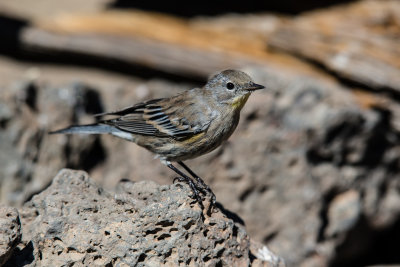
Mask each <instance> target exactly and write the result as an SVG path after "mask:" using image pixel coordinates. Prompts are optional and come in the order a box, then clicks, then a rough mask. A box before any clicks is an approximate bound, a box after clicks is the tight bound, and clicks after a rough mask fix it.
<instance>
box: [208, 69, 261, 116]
mask: <svg viewBox="0 0 400 267" xmlns="http://www.w3.org/2000/svg"><path fill="white" fill-rule="evenodd" d="M263 88H265V87H264V86H262V85H259V84H256V83H254V82H253V80H252V79H251V77H250V76H249V75H247V74H246V73H244V72H242V71H238V70H224V71H222V72H220V73H218V74H216V75H215V76H213V77H212V78H211V79H210V80H209V81H208V82H207V84H206V86H205V90H207V91H208V94H209V95H211V96H212V97H213V98H214V99H215V100H216V101H217V103H219V104H228V105H231V106H232V107H234V108H239V109H241V108H242V107H243V106H244V104H245V103H246V101H247V99H248V98H249V96H250V94H251V93H252V92H253V91H255V90H259V89H263Z"/></svg>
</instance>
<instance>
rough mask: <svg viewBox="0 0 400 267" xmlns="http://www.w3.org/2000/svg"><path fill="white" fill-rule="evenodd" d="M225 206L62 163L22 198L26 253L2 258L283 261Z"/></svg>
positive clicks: (183, 188) (173, 188)
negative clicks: (111, 181)
mask: <svg viewBox="0 0 400 267" xmlns="http://www.w3.org/2000/svg"><path fill="white" fill-rule="evenodd" d="M205 202H207V201H205ZM205 204H206V206H209V205H207V203H205ZM208 204H209V203H208ZM226 214H229V213H227V212H225V211H223V209H222V210H221V209H219V208H216V209H214V210H213V212H210V210H208V211H207V210H202V209H200V207H199V205H198V204H197V203H196V201H195V200H193V198H191V191H190V188H189V187H188V186H187V185H186V184H181V183H176V184H172V185H170V186H165V185H161V186H160V185H158V184H156V183H155V182H149V181H144V182H137V183H133V182H129V181H122V182H121V183H120V184H119V186H118V190H117V192H116V193H115V194H112V193H109V192H107V191H105V190H103V189H102V188H100V187H98V186H97V185H96V184H95V183H94V182H93V181H92V180H91V179H90V178H89V177H88V175H87V174H86V173H85V172H82V171H72V170H68V169H64V170H62V171H60V172H59V174H58V175H57V176H56V177H55V178H54V180H53V182H52V184H51V185H50V187H48V188H47V189H46V190H45V191H43V192H42V193H40V194H38V195H35V196H33V198H32V200H31V201H29V202H27V203H26V204H25V205H24V206H23V208H22V210H21V220H22V224H23V240H22V243H21V245H20V247H21V248H22V250H21V251H23V250H24V249H25V250H26V248H28V250H29V251H30V253H27V254H25V258H24V257H21V254H20V253H18V252H17V253H15V255H14V257H12V258H11V259H10V260H9V261H8V263H7V264H8V265H9V266H13V265H18V264H21V262H23V261H25V262H26V257H27V256H29V257H30V258H31V262H29V264H30V265H29V266H35V265H38V264H39V265H41V266H72V265H78V266H160V265H163V266H249V265H252V264H254V266H283V265H284V263H283V261H282V259H280V258H279V257H277V256H275V255H273V254H272V253H271V252H270V251H269V250H268V249H267V248H266V247H264V246H262V245H260V244H258V245H257V244H256V245H254V244H252V245H251V242H250V238H249V236H248V235H247V233H246V231H245V229H244V228H243V226H241V225H240V224H239V223H237V222H235V221H234V220H232V219H230V218H228V217H227V215H226ZM22 244H25V245H26V247H25V248H23V246H22ZM251 248H253V251H251Z"/></svg>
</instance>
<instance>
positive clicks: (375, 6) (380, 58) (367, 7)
mask: <svg viewBox="0 0 400 267" xmlns="http://www.w3.org/2000/svg"><path fill="white" fill-rule="evenodd" d="M268 44H269V46H271V47H273V48H278V49H281V50H284V51H287V52H290V53H293V54H295V55H298V56H301V57H304V58H307V59H310V60H312V61H315V62H317V63H319V64H321V65H323V66H325V67H326V68H328V69H329V70H331V71H334V72H335V73H337V74H338V75H339V76H342V77H344V78H346V79H349V80H352V81H354V82H357V83H360V84H363V85H365V86H367V87H369V88H375V89H380V88H388V89H394V90H397V91H400V2H399V1H376V0H374V1H360V2H358V3H356V4H353V5H349V6H344V7H337V8H332V9H329V10H325V11H321V10H320V11H316V12H313V13H309V14H305V15H303V16H300V17H297V18H295V19H293V20H291V21H289V22H288V23H285V24H281V26H278V28H277V30H276V32H275V33H273V34H272V35H271V36H270V37H269V39H268Z"/></svg>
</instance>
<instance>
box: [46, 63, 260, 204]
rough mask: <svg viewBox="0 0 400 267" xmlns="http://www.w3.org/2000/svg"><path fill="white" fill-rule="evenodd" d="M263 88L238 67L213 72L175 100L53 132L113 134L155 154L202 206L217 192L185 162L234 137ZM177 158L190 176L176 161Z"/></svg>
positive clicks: (152, 102) (151, 103) (149, 103)
mask: <svg viewBox="0 0 400 267" xmlns="http://www.w3.org/2000/svg"><path fill="white" fill-rule="evenodd" d="M263 88H264V86H262V85H259V84H256V83H254V82H253V81H252V79H251V78H250V76H249V75H247V74H246V73H244V72H242V71H238V70H225V71H222V72H221V73H219V74H217V75H215V76H213V77H212V78H211V79H210V80H209V81H208V82H207V84H206V85H205V86H204V87H202V88H194V89H191V90H187V91H185V92H183V93H180V94H178V95H176V96H173V97H170V98H159V99H153V100H149V101H147V102H143V103H139V104H136V105H133V106H130V107H127V108H125V109H122V110H119V111H113V112H107V113H101V114H97V115H95V116H96V117H99V116H114V117H113V118H110V119H106V120H100V121H98V122H97V123H94V124H89V125H77V126H70V127H68V128H65V129H62V130H58V131H54V132H51V133H53V134H111V135H114V136H117V137H120V138H123V139H125V140H128V141H131V142H134V143H136V144H138V145H139V146H142V147H144V148H146V149H148V150H150V151H151V152H153V153H155V154H156V155H157V156H158V157H159V158H160V160H161V162H162V163H164V164H165V165H167V166H168V167H169V168H170V169H172V170H173V171H175V172H176V173H177V174H178V175H179V176H180V177H179V178H178V179H179V181H184V182H186V183H188V184H189V186H190V188H191V189H192V191H193V194H194V196H195V198H196V200H197V202H198V203H199V205H200V206H201V207H202V208H203V204H202V202H201V198H200V196H199V193H200V192H201V193H203V194H207V193H209V194H210V195H211V198H212V202H211V203H213V204H215V195H214V193H213V192H212V191H211V189H210V188H209V187H208V186H207V185H206V184H205V183H204V181H203V180H202V179H201V178H200V177H199V176H198V175H196V174H195V173H194V172H193V171H192V170H191V169H189V167H187V166H186V165H185V164H184V163H183V161H184V160H188V159H192V158H196V157H198V156H201V155H203V154H206V153H208V152H210V151H212V150H214V149H215V148H217V147H218V146H219V145H221V143H222V142H223V141H225V140H227V139H228V138H229V136H231V134H232V133H233V132H234V130H235V129H236V126H237V125H238V122H239V117H240V111H241V109H242V107H243V106H244V104H245V103H246V101H247V99H248V98H249V96H250V94H251V93H252V92H253V91H255V90H258V89H263ZM171 162H177V163H178V164H179V165H180V166H182V167H183V169H184V170H186V171H187V173H188V174H189V175H190V176H191V178H190V177H189V176H188V175H187V174H185V173H184V172H182V171H181V170H179V169H178V168H176V167H175V166H174V165H172V163H171Z"/></svg>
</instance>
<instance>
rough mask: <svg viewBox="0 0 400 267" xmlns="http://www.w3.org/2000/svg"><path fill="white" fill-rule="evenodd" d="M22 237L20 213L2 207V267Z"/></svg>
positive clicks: (0, 244) (0, 220)
mask: <svg viewBox="0 0 400 267" xmlns="http://www.w3.org/2000/svg"><path fill="white" fill-rule="evenodd" d="M21 236H22V232H21V223H20V220H19V216H18V211H17V209H15V208H11V207H7V206H0V266H3V264H4V263H5V262H6V261H7V260H8V258H9V257H10V256H11V255H12V253H13V250H14V248H15V247H16V246H17V244H18V243H19V242H20V240H21Z"/></svg>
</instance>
